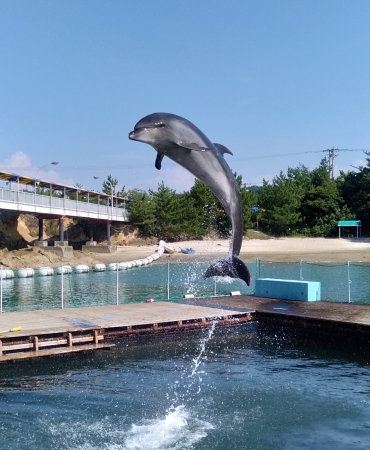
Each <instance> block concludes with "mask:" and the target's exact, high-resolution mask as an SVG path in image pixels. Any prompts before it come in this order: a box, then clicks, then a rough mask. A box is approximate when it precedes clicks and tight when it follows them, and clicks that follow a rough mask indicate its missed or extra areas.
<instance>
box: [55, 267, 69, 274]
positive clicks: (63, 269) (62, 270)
mask: <svg viewBox="0 0 370 450" xmlns="http://www.w3.org/2000/svg"><path fill="white" fill-rule="evenodd" d="M67 273H72V267H71V266H68V265H65V266H58V267H57V274H58V275H62V274H63V275H64V274H67Z"/></svg>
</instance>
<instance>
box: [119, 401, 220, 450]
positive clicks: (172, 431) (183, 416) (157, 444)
mask: <svg viewBox="0 0 370 450" xmlns="http://www.w3.org/2000/svg"><path fill="white" fill-rule="evenodd" d="M212 428H213V426H212V425H211V424H210V423H208V422H205V421H202V420H199V419H196V418H192V416H191V414H190V412H189V411H188V410H187V409H186V408H185V406H184V405H180V406H177V407H176V408H170V409H169V411H168V412H167V414H166V416H165V417H164V418H163V419H156V420H151V421H147V422H146V423H144V424H143V425H132V427H131V429H130V430H129V432H128V434H127V438H126V441H125V446H124V449H125V450H144V449H145V450H157V449H158V450H164V449H168V450H180V449H186V448H191V446H192V445H193V444H195V443H196V442H198V441H200V440H201V439H203V438H204V437H206V436H207V430H210V429H212Z"/></svg>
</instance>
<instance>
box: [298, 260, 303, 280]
mask: <svg viewBox="0 0 370 450" xmlns="http://www.w3.org/2000/svg"><path fill="white" fill-rule="evenodd" d="M302 269H303V261H302V260H300V261H299V279H300V280H301V281H303V272H302Z"/></svg>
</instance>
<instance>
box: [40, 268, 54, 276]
mask: <svg viewBox="0 0 370 450" xmlns="http://www.w3.org/2000/svg"><path fill="white" fill-rule="evenodd" d="M37 274H38V276H39V277H47V276H50V275H54V270H53V269H52V268H51V267H39V268H38V269H37Z"/></svg>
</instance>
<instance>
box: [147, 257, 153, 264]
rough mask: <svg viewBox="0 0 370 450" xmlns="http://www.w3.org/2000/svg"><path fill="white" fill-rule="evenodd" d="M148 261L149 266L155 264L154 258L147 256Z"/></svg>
mask: <svg viewBox="0 0 370 450" xmlns="http://www.w3.org/2000/svg"><path fill="white" fill-rule="evenodd" d="M146 259H147V260H148V264H150V263H152V262H153V257H152V256H147V257H146Z"/></svg>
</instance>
